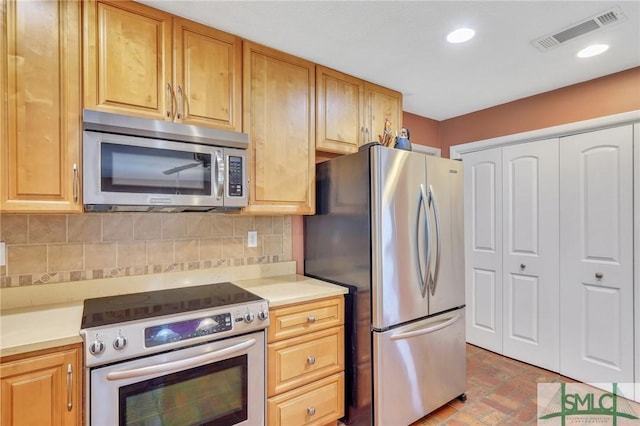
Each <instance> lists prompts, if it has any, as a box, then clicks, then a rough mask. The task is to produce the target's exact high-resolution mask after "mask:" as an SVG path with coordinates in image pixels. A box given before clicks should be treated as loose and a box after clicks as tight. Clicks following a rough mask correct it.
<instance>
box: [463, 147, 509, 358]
mask: <svg viewBox="0 0 640 426" xmlns="http://www.w3.org/2000/svg"><path fill="white" fill-rule="evenodd" d="M463 165H464V229H465V231H464V233H465V283H466V300H467V320H466V321H467V329H466V332H467V341H468V342H469V343H473V344H474V345H478V346H481V347H483V348H486V349H489V350H491V351H494V352H498V353H502V150H501V149H500V148H496V149H490V150H486V151H479V152H474V153H470V154H465V155H464V157H463Z"/></svg>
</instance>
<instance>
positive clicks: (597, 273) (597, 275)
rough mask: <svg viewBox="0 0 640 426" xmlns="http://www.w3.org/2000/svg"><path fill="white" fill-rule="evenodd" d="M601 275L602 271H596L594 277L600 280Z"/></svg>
mask: <svg viewBox="0 0 640 426" xmlns="http://www.w3.org/2000/svg"><path fill="white" fill-rule="evenodd" d="M602 277H604V274H603V273H602V272H596V279H598V280H601V279H602Z"/></svg>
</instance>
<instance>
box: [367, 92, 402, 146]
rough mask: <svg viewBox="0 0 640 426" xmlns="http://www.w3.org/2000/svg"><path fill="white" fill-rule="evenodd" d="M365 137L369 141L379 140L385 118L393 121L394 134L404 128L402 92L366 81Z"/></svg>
mask: <svg viewBox="0 0 640 426" xmlns="http://www.w3.org/2000/svg"><path fill="white" fill-rule="evenodd" d="M364 93H365V124H364V126H365V133H366V135H365V137H366V138H367V139H368V140H367V142H373V141H379V139H378V136H381V135H382V133H383V132H384V123H385V119H388V120H389V121H390V122H391V131H392V132H393V136H394V137H395V136H396V132H397V133H400V129H401V128H402V93H400V92H396V91H395V90H391V89H387V88H386V87H382V86H378V85H375V84H372V83H365V86H364Z"/></svg>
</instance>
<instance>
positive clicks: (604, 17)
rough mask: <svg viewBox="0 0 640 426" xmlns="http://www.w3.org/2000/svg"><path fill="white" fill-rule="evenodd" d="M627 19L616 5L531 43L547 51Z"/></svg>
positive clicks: (542, 50)
mask: <svg viewBox="0 0 640 426" xmlns="http://www.w3.org/2000/svg"><path fill="white" fill-rule="evenodd" d="M626 20H627V16H626V15H625V14H624V13H623V12H622V10H620V7H618V6H616V7H613V8H611V9H608V10H606V11H604V12H601V13H598V14H597V15H594V16H592V17H590V18H587V19H583V20H582V21H580V22H578V23H576V24H573V25H571V26H570V27H568V28H564V29H562V30H560V31H556V32H554V33H552V34H547V35H545V36H543V37H539V38H537V39H535V40H532V41H531V44H533V45H534V46H535V47H536V48H537V49H538V50H540V51H541V52H546V51H548V50H551V49H553V48H555V47H557V46H560V45H561V44H563V43H566V42H568V41H570V40H573V39H576V38H579V37H582V36H585V35H587V34H590V33H592V32H594V31H599V30H602V29H604V28H609V27H611V26H614V25H616V24H620V23H622V22H624V21H626Z"/></svg>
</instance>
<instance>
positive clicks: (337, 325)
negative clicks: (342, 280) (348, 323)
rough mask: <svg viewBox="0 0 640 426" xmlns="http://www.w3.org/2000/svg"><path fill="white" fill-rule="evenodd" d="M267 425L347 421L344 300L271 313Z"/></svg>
mask: <svg viewBox="0 0 640 426" xmlns="http://www.w3.org/2000/svg"><path fill="white" fill-rule="evenodd" d="M270 315H271V325H270V326H269V329H268V333H267V336H268V338H267V341H268V344H267V397H268V399H267V424H268V425H269V426H279V425H282V426H285V425H286V426H290V425H291V426H294V425H295V426H310V425H314V426H324V425H330V424H335V423H336V420H338V419H339V418H341V417H343V416H344V298H343V297H341V296H340V297H333V298H328V299H322V300H318V301H313V302H308V303H300V304H294V305H287V306H282V307H276V308H272V309H271V310H270Z"/></svg>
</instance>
